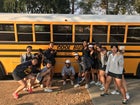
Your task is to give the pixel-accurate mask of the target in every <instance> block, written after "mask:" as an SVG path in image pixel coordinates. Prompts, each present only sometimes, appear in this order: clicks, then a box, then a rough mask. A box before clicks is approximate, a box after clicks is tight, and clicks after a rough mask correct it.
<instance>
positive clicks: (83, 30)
mask: <svg viewBox="0 0 140 105" xmlns="http://www.w3.org/2000/svg"><path fill="white" fill-rule="evenodd" d="M89 35H90V26H89V25H76V26H75V42H83V40H87V41H89Z"/></svg>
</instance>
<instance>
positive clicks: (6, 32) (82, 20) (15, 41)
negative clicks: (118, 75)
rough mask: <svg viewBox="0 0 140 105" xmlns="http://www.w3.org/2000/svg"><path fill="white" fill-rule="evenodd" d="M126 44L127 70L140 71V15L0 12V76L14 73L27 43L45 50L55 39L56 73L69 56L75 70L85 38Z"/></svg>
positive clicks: (100, 41) (128, 71)
mask: <svg viewBox="0 0 140 105" xmlns="http://www.w3.org/2000/svg"><path fill="white" fill-rule="evenodd" d="M83 40H88V41H89V42H90V43H94V42H99V43H101V44H102V45H103V46H106V47H107V48H108V49H110V47H109V46H110V44H114V43H117V44H118V45H119V46H125V53H124V57H125V71H126V72H125V73H129V74H133V75H138V74H139V72H140V64H139V63H140V16H139V15H133V16H128V15H73V14H15V13H8V14H7V13H1V14H0V76H5V75H9V74H11V73H12V71H13V69H14V68H15V66H16V65H18V64H19V63H20V55H21V54H22V53H25V52H26V46H28V45H31V46H32V47H33V53H35V52H37V50H38V49H39V48H41V49H43V50H45V49H47V48H48V45H49V42H54V43H55V46H54V48H55V49H56V50H57V57H56V65H55V73H60V72H61V69H62V67H63V65H64V62H65V60H66V59H70V60H71V62H72V65H73V66H74V67H75V70H76V71H78V66H77V63H76V62H75V60H74V59H73V53H74V52H79V53H81V49H82V41H83Z"/></svg>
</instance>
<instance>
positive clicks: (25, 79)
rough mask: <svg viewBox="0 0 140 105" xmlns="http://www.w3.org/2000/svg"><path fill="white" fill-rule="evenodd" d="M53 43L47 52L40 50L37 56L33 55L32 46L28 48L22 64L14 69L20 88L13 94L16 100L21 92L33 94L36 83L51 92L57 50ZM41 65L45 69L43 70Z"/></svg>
mask: <svg viewBox="0 0 140 105" xmlns="http://www.w3.org/2000/svg"><path fill="white" fill-rule="evenodd" d="M53 46H54V44H53V42H51V43H50V45H49V48H48V49H47V50H45V51H42V50H41V49H39V51H38V52H37V53H35V54H32V52H31V51H32V46H27V48H26V50H27V52H26V53H25V54H23V55H21V64H19V65H17V66H16V68H15V69H14V71H13V73H12V76H13V78H14V80H16V81H17V82H18V83H19V84H20V86H19V87H18V88H17V89H16V90H15V91H14V92H13V94H12V95H13V97H14V98H15V99H18V98H19V92H20V91H22V90H26V91H28V92H29V93H32V86H33V85H34V83H35V81H36V82H38V83H41V84H42V85H43V87H44V91H47V92H51V91H52V90H51V89H50V88H49V87H51V84H52V83H51V82H52V77H53V74H54V65H55V62H56V61H55V56H56V53H57V52H56V50H54V49H53ZM41 64H43V66H44V68H43V69H41Z"/></svg>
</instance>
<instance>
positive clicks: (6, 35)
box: [0, 24, 15, 41]
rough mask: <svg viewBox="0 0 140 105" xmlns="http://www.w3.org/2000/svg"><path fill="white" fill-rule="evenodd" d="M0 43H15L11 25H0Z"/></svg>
mask: <svg viewBox="0 0 140 105" xmlns="http://www.w3.org/2000/svg"><path fill="white" fill-rule="evenodd" d="M0 41H15V35H14V25H13V24H0Z"/></svg>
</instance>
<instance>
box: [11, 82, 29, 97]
mask: <svg viewBox="0 0 140 105" xmlns="http://www.w3.org/2000/svg"><path fill="white" fill-rule="evenodd" d="M18 83H19V84H20V86H19V87H18V88H17V89H16V91H14V93H13V97H14V98H16V99H17V98H18V93H19V92H20V91H21V90H23V89H24V88H25V87H26V81H24V79H22V80H19V81H18Z"/></svg>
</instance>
